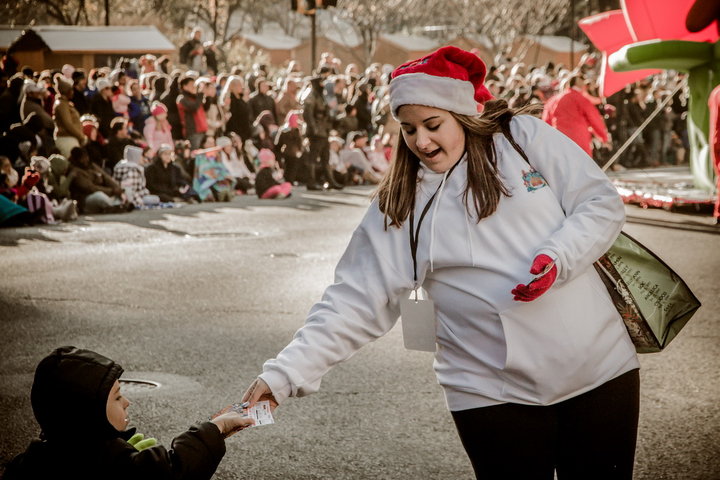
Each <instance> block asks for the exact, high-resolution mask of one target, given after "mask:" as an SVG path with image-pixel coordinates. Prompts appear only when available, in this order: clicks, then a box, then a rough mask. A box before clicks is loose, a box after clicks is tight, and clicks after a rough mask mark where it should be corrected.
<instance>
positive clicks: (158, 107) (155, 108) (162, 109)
mask: <svg viewBox="0 0 720 480" xmlns="http://www.w3.org/2000/svg"><path fill="white" fill-rule="evenodd" d="M150 113H152V114H153V115H154V116H156V117H157V116H158V115H162V114H163V113H168V109H167V107H166V106H165V104H163V103H160V102H158V101H155V102H153V103H152V110H151V111H150Z"/></svg>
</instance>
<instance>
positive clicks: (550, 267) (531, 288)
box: [511, 254, 558, 302]
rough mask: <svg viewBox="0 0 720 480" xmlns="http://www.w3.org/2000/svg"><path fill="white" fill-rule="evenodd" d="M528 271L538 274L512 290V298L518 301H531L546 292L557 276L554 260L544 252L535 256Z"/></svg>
mask: <svg viewBox="0 0 720 480" xmlns="http://www.w3.org/2000/svg"><path fill="white" fill-rule="evenodd" d="M530 273H532V274H533V275H539V276H538V277H536V278H535V279H534V280H533V281H532V282H530V283H528V284H527V285H522V284H520V285H518V286H517V287H515V288H514V289H513V290H512V292H511V293H512V294H513V295H514V297H513V299H514V300H516V301H519V302H532V301H533V300H535V299H536V298H538V297H539V296H540V295H542V294H543V293H545V292H547V291H548V290H549V289H550V287H551V286H552V284H553V283H555V279H556V278H557V273H558V269H557V266H556V265H555V261H554V260H553V259H552V258H550V257H548V256H547V255H545V254H540V255H538V256H537V257H535V261H533V264H532V268H530Z"/></svg>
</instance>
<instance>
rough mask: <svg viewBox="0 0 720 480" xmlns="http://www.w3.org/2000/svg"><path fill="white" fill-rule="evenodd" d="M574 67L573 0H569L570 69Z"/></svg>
mask: <svg viewBox="0 0 720 480" xmlns="http://www.w3.org/2000/svg"><path fill="white" fill-rule="evenodd" d="M574 68H575V0H570V70H573V69H574Z"/></svg>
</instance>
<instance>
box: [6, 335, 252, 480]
mask: <svg viewBox="0 0 720 480" xmlns="http://www.w3.org/2000/svg"><path fill="white" fill-rule="evenodd" d="M122 372H123V369H122V367H121V366H120V365H118V364H117V363H115V362H113V361H112V360H110V359H109V358H106V357H104V356H102V355H100V354H98V353H95V352H92V351H89V350H82V349H78V348H75V347H60V348H58V349H56V350H55V351H53V352H52V353H51V354H50V355H48V356H47V357H45V358H44V359H43V360H42V361H41V362H40V364H39V365H38V367H37V369H36V370H35V379H34V381H33V386H32V391H31V394H30V400H31V403H32V408H33V413H34V414H35V418H36V420H37V422H38V423H39V424H40V428H41V429H42V432H41V434H40V440H34V441H33V442H32V443H31V444H30V446H29V447H28V448H27V450H26V451H25V452H24V453H22V454H20V455H18V456H17V457H15V458H14V459H13V460H12V462H10V464H9V465H8V466H7V469H6V471H5V474H4V476H3V479H5V480H15V479H50V478H52V479H60V480H63V479H71V478H72V479H73V480H85V479H88V480H89V479H99V478H102V479H123V480H127V479H133V480H140V479H145V478H147V479H154V480H161V479H193V480H202V479H209V478H210V477H212V475H213V473H214V472H215V469H216V468H217V466H218V464H219V463H220V460H221V459H222V457H223V455H224V454H225V441H224V438H225V436H227V435H228V434H230V433H232V432H234V431H236V430H239V429H243V428H245V427H248V426H250V425H251V424H252V420H250V419H248V418H245V417H242V416H241V415H240V414H238V413H234V412H233V413H227V414H224V415H221V416H219V417H217V418H215V419H213V420H212V421H211V422H205V423H201V424H199V425H197V426H193V427H191V428H190V429H189V430H188V431H186V432H185V433H183V434H181V435H179V436H178V437H176V438H175V439H174V440H173V442H172V448H171V449H169V450H168V449H166V448H165V447H163V446H161V445H157V446H151V447H149V448H144V449H142V450H138V448H139V447H137V446H135V445H137V443H136V439H137V438H138V436H135V438H133V439H132V440H131V437H133V435H134V434H135V429H134V428H132V429H127V430H126V428H127V425H128V419H127V408H128V406H129V405H130V402H129V401H128V400H127V399H126V398H125V397H123V396H122V393H121V392H120V383H119V382H118V379H119V378H120V375H121V374H122ZM128 440H131V442H130V443H129V442H128ZM148 443H149V444H153V443H154V442H152V441H150V442H148V441H147V440H146V441H145V445H147V444H148Z"/></svg>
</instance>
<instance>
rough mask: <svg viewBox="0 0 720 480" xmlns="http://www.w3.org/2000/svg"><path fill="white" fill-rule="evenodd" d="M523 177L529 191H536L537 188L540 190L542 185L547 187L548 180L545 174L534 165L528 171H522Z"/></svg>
mask: <svg viewBox="0 0 720 480" xmlns="http://www.w3.org/2000/svg"><path fill="white" fill-rule="evenodd" d="M522 179H523V183H524V184H525V188H527V191H528V192H534V191H535V190H540V189H541V188H542V187H547V182H546V181H545V179H544V178H543V176H542V175H540V172H538V171H537V170H535V169H534V168H532V167H531V168H530V170H528V171H525V170H523V171H522Z"/></svg>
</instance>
